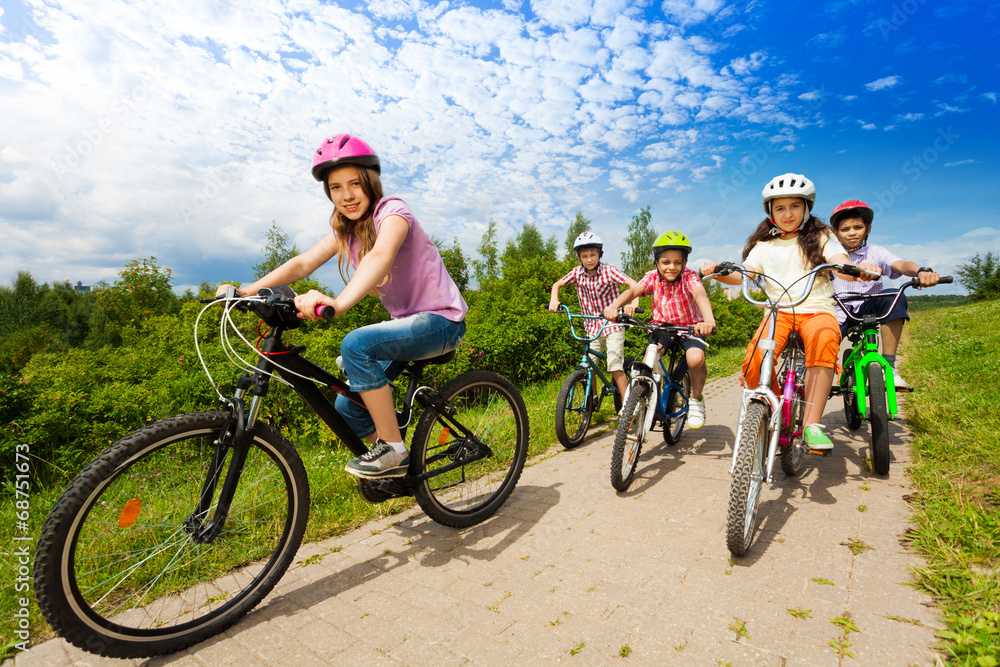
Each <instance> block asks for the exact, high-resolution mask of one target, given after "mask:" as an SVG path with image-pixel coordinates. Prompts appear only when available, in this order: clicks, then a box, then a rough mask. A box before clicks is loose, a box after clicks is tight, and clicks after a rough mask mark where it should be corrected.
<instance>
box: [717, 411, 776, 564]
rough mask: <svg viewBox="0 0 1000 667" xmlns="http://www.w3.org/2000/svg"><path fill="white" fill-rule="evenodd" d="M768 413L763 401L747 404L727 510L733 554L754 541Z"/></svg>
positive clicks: (764, 455) (727, 535) (727, 523)
mask: <svg viewBox="0 0 1000 667" xmlns="http://www.w3.org/2000/svg"><path fill="white" fill-rule="evenodd" d="M768 417H769V415H768V409H767V407H766V406H765V405H764V404H763V403H760V402H758V401H751V403H750V405H749V406H747V411H746V416H745V418H744V420H743V430H742V432H741V433H740V444H739V447H740V451H739V453H738V454H737V456H736V465H735V467H734V468H733V481H732V483H731V485H730V487H729V509H728V512H727V514H726V546H728V547H729V551H730V552H731V553H732V554H733V555H734V556H742V555H744V554H745V553H746V552H747V550H748V549H749V548H750V543H751V542H753V534H754V529H755V528H756V526H755V521H756V517H757V503H758V501H759V500H760V491H761V488H762V487H763V485H764V473H765V471H766V466H765V464H764V458H765V457H766V456H767V445H768V435H769V433H768V431H769V428H768Z"/></svg>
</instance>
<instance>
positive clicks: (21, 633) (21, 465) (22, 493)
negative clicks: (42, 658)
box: [11, 442, 32, 651]
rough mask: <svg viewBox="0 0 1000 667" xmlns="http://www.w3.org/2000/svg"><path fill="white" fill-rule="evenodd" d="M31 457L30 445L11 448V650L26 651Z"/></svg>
mask: <svg viewBox="0 0 1000 667" xmlns="http://www.w3.org/2000/svg"><path fill="white" fill-rule="evenodd" d="M30 453H31V450H30V447H29V445H27V444H25V443H23V442H22V443H20V444H18V445H16V446H15V447H14V498H13V501H14V519H15V523H14V538H13V539H14V544H12V545H11V549H12V551H11V555H12V556H13V563H14V602H15V605H14V626H15V627H14V636H15V637H14V639H15V641H14V648H16V649H17V650H19V651H27V650H28V643H29V642H30V641H31V616H30V610H29V605H30V604H31V556H32V549H31V547H32V538H31V533H30V524H31V460H30V459H29V458H28V455H29V454H30Z"/></svg>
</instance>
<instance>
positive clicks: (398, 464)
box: [344, 440, 410, 479]
mask: <svg viewBox="0 0 1000 667" xmlns="http://www.w3.org/2000/svg"><path fill="white" fill-rule="evenodd" d="M409 467H410V453H409V452H402V453H400V452H397V451H396V450H395V449H393V448H392V447H391V446H390V445H388V444H387V443H386V442H384V441H383V440H376V441H375V446H374V447H372V448H371V449H369V450H368V451H367V452H365V453H364V454H362V455H361V456H359V457H358V458H356V459H354V460H353V461H351V462H350V463H348V464H347V465H346V466H345V467H344V470H346V471H347V472H349V473H351V474H352V475H355V476H357V477H366V478H368V479H378V478H381V477H405V476H406V470H407V468H409Z"/></svg>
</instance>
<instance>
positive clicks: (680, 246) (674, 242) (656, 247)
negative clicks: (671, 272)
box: [653, 232, 691, 263]
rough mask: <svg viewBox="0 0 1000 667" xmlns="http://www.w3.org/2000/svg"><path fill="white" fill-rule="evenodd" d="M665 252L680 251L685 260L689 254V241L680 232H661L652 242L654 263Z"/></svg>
mask: <svg viewBox="0 0 1000 667" xmlns="http://www.w3.org/2000/svg"><path fill="white" fill-rule="evenodd" d="M665 250H680V251H681V252H682V253H684V257H685V258H687V256H688V255H690V254H691V241H689V240H688V237H686V236H684V234H682V233H681V232H663V233H662V234H660V235H659V237H657V239H656V240H655V241H653V262H654V263H655V262H656V260H658V259H659V258H660V255H661V254H662V253H663V252H664V251H665Z"/></svg>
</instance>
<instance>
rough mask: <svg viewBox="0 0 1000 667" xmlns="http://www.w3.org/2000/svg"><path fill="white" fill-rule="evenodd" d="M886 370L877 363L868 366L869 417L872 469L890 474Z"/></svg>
mask: <svg viewBox="0 0 1000 667" xmlns="http://www.w3.org/2000/svg"><path fill="white" fill-rule="evenodd" d="M885 382H886V380H885V368H883V367H882V364H880V363H878V362H877V361H873V362H871V363H870V364H868V415H869V417H868V418H869V419H870V420H871V424H872V468H873V469H874V470H875V472H876V473H877V474H879V475H888V474H889V407H888V403H887V401H888V398H887V397H886V393H885Z"/></svg>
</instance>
